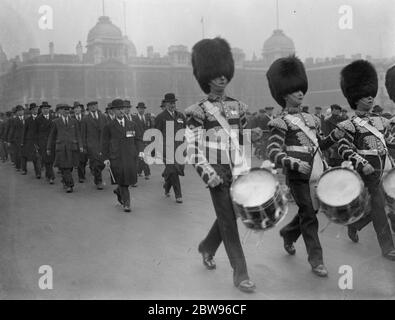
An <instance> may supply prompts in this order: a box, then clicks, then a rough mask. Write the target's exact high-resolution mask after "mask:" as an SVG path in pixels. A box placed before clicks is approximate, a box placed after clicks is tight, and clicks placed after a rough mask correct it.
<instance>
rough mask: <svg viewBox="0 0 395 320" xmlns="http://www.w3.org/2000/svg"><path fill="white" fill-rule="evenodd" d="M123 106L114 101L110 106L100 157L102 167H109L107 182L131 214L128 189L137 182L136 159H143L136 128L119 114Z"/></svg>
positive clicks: (142, 145) (140, 133) (140, 138)
mask: <svg viewBox="0 0 395 320" xmlns="http://www.w3.org/2000/svg"><path fill="white" fill-rule="evenodd" d="M122 108H124V103H123V101H122V100H121V99H115V100H114V101H113V102H112V103H111V109H113V110H114V113H115V117H116V118H115V119H114V120H112V121H111V122H109V123H107V125H106V126H105V127H104V129H103V136H102V148H101V151H102V155H103V158H104V159H105V160H104V164H105V165H106V166H107V167H108V168H110V172H111V182H112V184H117V185H118V187H117V188H116V189H115V190H114V193H115V194H116V195H117V198H118V201H119V202H120V203H121V204H122V205H123V208H124V211H125V212H130V211H131V203H130V193H129V186H131V185H134V184H136V182H137V158H138V157H143V156H144V153H143V150H144V144H143V140H142V132H141V131H140V130H139V128H138V127H137V125H136V124H135V123H134V122H132V121H129V120H128V119H127V118H126V117H125V116H124V114H123V112H122Z"/></svg>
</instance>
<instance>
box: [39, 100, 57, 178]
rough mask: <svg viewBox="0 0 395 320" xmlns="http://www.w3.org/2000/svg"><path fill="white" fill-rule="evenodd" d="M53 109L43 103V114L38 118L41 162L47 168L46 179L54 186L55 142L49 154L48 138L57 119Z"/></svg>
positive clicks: (41, 107) (46, 103)
mask: <svg viewBox="0 0 395 320" xmlns="http://www.w3.org/2000/svg"><path fill="white" fill-rule="evenodd" d="M51 108H52V107H51V105H49V104H48V102H47V101H43V102H42V103H41V106H40V109H41V114H40V115H39V116H38V117H37V136H38V138H37V140H38V147H39V150H40V159H41V160H40V162H41V164H42V165H43V166H44V167H45V178H46V180H47V181H48V182H49V183H50V184H54V180H55V173H54V170H53V164H54V161H55V142H54V143H53V144H52V146H51V152H50V154H49V155H48V154H47V144H48V137H49V134H50V132H51V126H52V120H54V119H55V116H54V115H53V114H51V113H50V110H51Z"/></svg>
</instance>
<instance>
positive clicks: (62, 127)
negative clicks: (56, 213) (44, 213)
mask: <svg viewBox="0 0 395 320" xmlns="http://www.w3.org/2000/svg"><path fill="white" fill-rule="evenodd" d="M57 107H58V112H59V113H60V117H59V118H57V119H55V120H53V122H52V128H51V132H50V134H49V138H48V143H47V154H48V155H51V147H52V145H53V143H55V144H56V147H55V166H56V167H58V168H59V169H60V171H61V174H62V182H63V186H64V188H65V189H66V192H67V193H70V192H73V187H74V180H73V176H72V171H73V168H74V167H77V166H78V161H79V153H80V152H84V149H83V144H82V140H81V134H80V132H79V130H78V123H77V120H75V119H72V118H71V117H70V115H69V113H70V106H69V105H67V104H59V105H58V106H57Z"/></svg>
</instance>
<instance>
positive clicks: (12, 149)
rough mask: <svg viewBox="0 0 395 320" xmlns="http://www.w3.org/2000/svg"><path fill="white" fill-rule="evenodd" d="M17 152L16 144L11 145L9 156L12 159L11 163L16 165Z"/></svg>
mask: <svg viewBox="0 0 395 320" xmlns="http://www.w3.org/2000/svg"><path fill="white" fill-rule="evenodd" d="M15 150H16V146H15V144H14V143H11V144H10V147H9V148H8V154H9V155H10V159H11V162H12V163H13V164H15V155H16V151H15Z"/></svg>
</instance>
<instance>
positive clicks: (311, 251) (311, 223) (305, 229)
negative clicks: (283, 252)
mask: <svg viewBox="0 0 395 320" xmlns="http://www.w3.org/2000/svg"><path fill="white" fill-rule="evenodd" d="M288 186H289V188H290V192H291V194H292V197H293V198H294V199H295V203H296V205H297V206H298V207H299V211H298V213H297V215H296V216H295V217H294V218H293V219H292V221H291V222H290V223H288V224H287V225H286V226H284V227H283V228H282V229H281V230H280V234H281V236H282V237H284V239H285V241H287V242H292V243H293V242H296V241H297V240H298V238H299V236H300V235H302V236H303V240H304V243H305V245H306V250H307V255H308V261H309V263H310V264H311V265H312V266H313V267H316V266H317V265H319V264H322V263H323V258H322V248H321V244H320V239H319V238H318V220H317V216H316V211H315V210H314V208H313V203H312V201H311V196H310V185H309V182H308V181H305V180H289V181H288Z"/></svg>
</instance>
